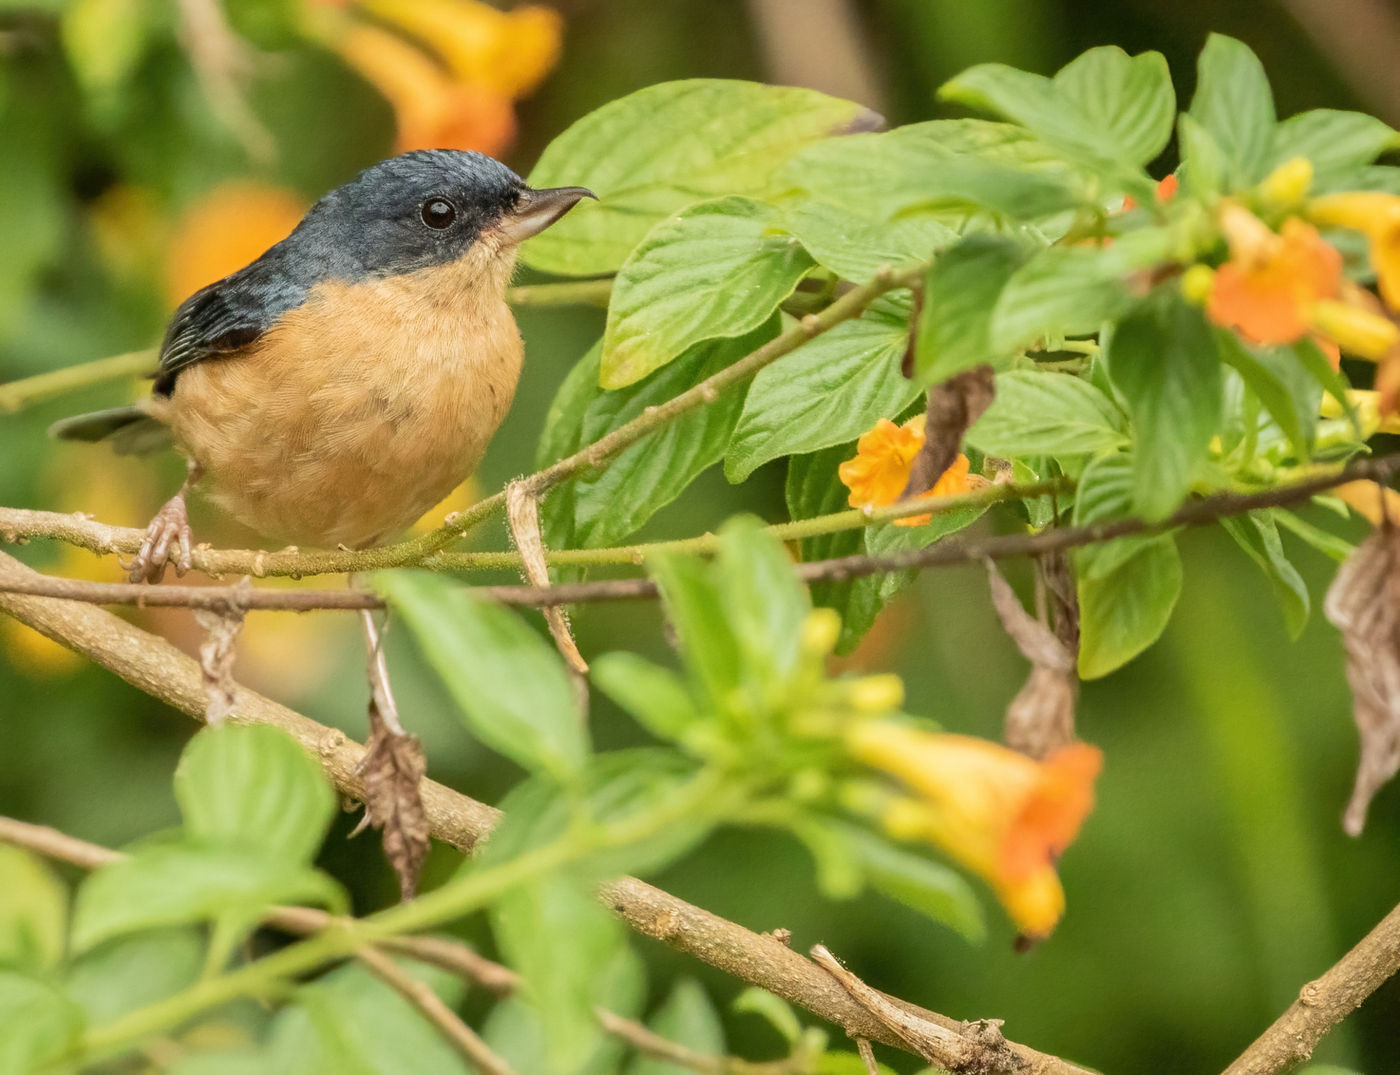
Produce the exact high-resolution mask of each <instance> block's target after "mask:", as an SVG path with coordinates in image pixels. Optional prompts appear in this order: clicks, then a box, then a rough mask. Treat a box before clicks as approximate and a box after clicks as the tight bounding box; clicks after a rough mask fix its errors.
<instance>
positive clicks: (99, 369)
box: [0, 351, 156, 413]
mask: <svg viewBox="0 0 1400 1075" xmlns="http://www.w3.org/2000/svg"><path fill="white" fill-rule="evenodd" d="M155 368H156V353H155V352H154V351H128V352H127V353H126V354H121V355H111V356H110V357H108V358H99V359H98V360H97V361H96V362H84V363H83V364H82V365H81V366H68V367H66V368H65V369H61V370H51V371H50V372H48V373H36V374H35V375H34V376H33V377H25V378H23V379H22V380H18V381H10V382H9V383H7V384H0V413H5V412H11V413H13V412H14V411H19V410H23V409H24V408H25V407H28V406H31V405H32V404H35V403H42V402H43V401H44V400H46V399H52V398H54V397H55V396H62V395H65V394H67V393H69V392H76V391H78V390H80V389H83V388H88V387H91V386H92V385H95V384H103V383H104V382H106V381H118V380H121V379H123V378H125V377H139V376H141V375H142V374H144V373H152V372H154V371H155Z"/></svg>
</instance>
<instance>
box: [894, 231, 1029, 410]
mask: <svg viewBox="0 0 1400 1075" xmlns="http://www.w3.org/2000/svg"><path fill="white" fill-rule="evenodd" d="M1025 259H1026V250H1025V248H1024V247H1023V246H1022V245H1021V244H1020V243H1018V242H1015V241H1014V240H1011V239H1002V238H997V237H995V236H990V235H972V236H969V237H968V238H966V239H964V240H963V241H962V242H961V243H959V244H958V245H957V246H955V247H953V248H952V249H950V250H948V251H946V252H945V253H944V254H943V255H942V256H941V257H940V258H939V259H938V260H937V261H935V262H934V263H933V267H932V268H930V269H929V272H928V276H927V278H926V279H925V281H924V303H923V311H922V313H921V314H920V315H919V324H918V329H917V332H916V335H915V347H914V368H915V371H916V373H917V380H918V382H919V383H920V384H922V385H929V384H935V383H937V382H938V381H943V380H946V379H947V378H949V377H952V376H953V375H954V374H957V373H961V372H962V371H963V370H967V369H971V368H972V367H974V366H978V365H981V364H982V363H983V362H991V361H994V360H995V359H998V358H1002V357H1004V355H1005V352H1004V351H1000V350H998V349H997V348H996V345H995V343H994V342H993V340H992V337H991V325H992V317H993V311H994V309H995V307H996V304H997V299H998V297H999V296H1000V295H1001V293H1002V289H1003V288H1005V287H1006V284H1007V281H1008V280H1010V279H1011V277H1012V275H1013V274H1014V273H1015V272H1016V270H1017V269H1019V268H1020V267H1021V265H1022V263H1023V262H1024V261H1025Z"/></svg>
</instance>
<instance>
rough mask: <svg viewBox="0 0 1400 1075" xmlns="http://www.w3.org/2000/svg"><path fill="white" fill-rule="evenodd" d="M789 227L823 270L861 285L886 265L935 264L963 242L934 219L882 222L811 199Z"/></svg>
mask: <svg viewBox="0 0 1400 1075" xmlns="http://www.w3.org/2000/svg"><path fill="white" fill-rule="evenodd" d="M783 227H784V229H785V230H786V231H787V232H788V234H789V235H792V236H795V237H796V238H797V240H798V242H800V243H801V244H802V245H803V246H804V247H805V248H806V250H807V253H809V254H811V255H812V257H813V258H815V259H816V262H817V264H818V265H820V266H822V268H824V269H830V270H831V271H832V272H834V273H835V274H836V275H837V276H839V277H841V278H842V279H845V280H851V281H853V282H855V283H857V284H867V283H869V282H870V281H871V280H873V279H874V278H875V274H876V273H877V272H878V271H879V270H880V269H881V268H882V267H885V266H888V267H889V268H891V269H895V270H899V269H905V268H909V267H910V266H913V265H917V264H920V263H922V262H927V261H931V260H932V259H933V256H934V254H935V253H936V252H937V251H938V250H939V249H941V248H942V247H945V246H948V245H950V244H952V243H953V242H954V241H955V240H956V239H957V232H956V231H955V230H954V229H953V228H951V227H950V226H948V225H947V224H945V223H943V222H942V221H939V220H935V219H933V218H932V217H927V216H907V217H899V218H897V219H895V220H888V221H880V222H876V221H873V220H870V219H869V218H868V216H862V215H860V214H857V213H853V212H850V211H849V210H848V209H846V208H843V207H841V206H838V205H833V204H831V203H829V202H818V201H810V200H806V199H804V200H803V201H801V202H799V203H798V204H797V205H796V206H795V207H794V208H793V209H792V210H791V211H790V212H789V213H788V214H787V216H786V217H785V218H784V221H783ZM839 327H840V326H838V328H839Z"/></svg>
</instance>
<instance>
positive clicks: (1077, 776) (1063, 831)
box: [846, 720, 1103, 938]
mask: <svg viewBox="0 0 1400 1075" xmlns="http://www.w3.org/2000/svg"><path fill="white" fill-rule="evenodd" d="M846 743H847V747H848V749H849V751H850V753H851V755H852V756H853V757H854V758H856V759H857V760H859V761H861V762H863V763H865V764H866V765H869V766H872V767H873V768H876V769H880V770H882V771H883V772H886V773H889V774H890V775H891V776H893V777H895V778H896V779H897V780H899V781H900V782H901V783H902V784H903V785H904V786H905V787H906V788H907V789H908V791H910V792H912V793H913V796H912V797H905V798H899V799H896V800H894V802H892V803H891V804H889V805H888V807H887V808H886V810H885V813H884V816H883V818H882V819H881V821H882V824H883V825H884V827H885V829H886V831H887V832H889V833H890V834H891V835H892V836H895V837H897V838H900V839H913V840H923V841H927V842H929V843H932V844H934V845H936V846H937V847H940V848H942V849H943V850H944V851H945V852H947V853H948V855H950V856H951V857H952V858H953V859H955V860H956V861H958V862H960V863H961V864H962V865H964V866H966V867H967V868H968V869H970V870H972V871H974V872H975V873H977V874H978V875H980V876H981V877H983V878H985V879H986V880H987V882H988V883H989V884H990V885H991V886H992V889H993V891H995V892H996V895H997V898H998V899H999V900H1000V901H1001V903H1002V906H1004V907H1005V908H1006V910H1007V913H1008V914H1009V915H1010V916H1011V918H1012V920H1013V921H1014V922H1015V923H1016V924H1017V926H1019V927H1020V929H1021V931H1022V932H1023V933H1024V934H1025V935H1026V936H1028V937H1031V938H1040V937H1045V936H1048V935H1049V934H1050V932H1051V931H1052V930H1053V929H1054V928H1055V924H1056V923H1057V922H1058V921H1059V919H1060V916H1061V915H1062V914H1063V912H1064V905H1065V896H1064V889H1063V888H1061V886H1060V879H1059V875H1058V874H1057V873H1056V872H1055V862H1056V860H1057V859H1058V858H1059V856H1060V854H1061V853H1062V852H1063V851H1064V850H1065V848H1066V847H1068V846H1069V845H1070V843H1071V842H1073V840H1074V837H1075V836H1076V834H1077V833H1078V832H1079V827H1080V825H1081V824H1082V823H1083V821H1084V818H1085V817H1086V816H1087V815H1088V813H1089V811H1090V810H1091V809H1092V808H1093V802H1094V792H1093V786H1094V779H1095V778H1096V777H1097V776H1098V773H1099V768H1100V766H1101V764H1102V757H1103V756H1102V754H1101V752H1100V751H1099V750H1098V748H1096V747H1092V746H1089V745H1088V744H1086V743H1073V744H1071V745H1069V746H1067V747H1063V748H1062V749H1060V750H1058V751H1056V752H1055V753H1054V754H1051V755H1050V756H1049V757H1048V758H1046V759H1045V760H1044V761H1036V760H1035V759H1033V758H1030V757H1028V756H1027V755H1025V754H1021V753H1018V752H1017V751H1014V750H1011V749H1009V748H1007V747H1004V746H1001V745H1000V744H997V743H992V742H988V741H987V740H983V739H975V738H972V737H970V736H963V735H945V734H940V733H934V732H925V731H919V730H917V729H914V728H910V727H908V726H907V725H904V724H899V723H896V722H894V721H888V720H865V721H860V722H858V723H856V724H855V725H853V726H852V727H851V729H850V730H849V731H848V732H847V736H846Z"/></svg>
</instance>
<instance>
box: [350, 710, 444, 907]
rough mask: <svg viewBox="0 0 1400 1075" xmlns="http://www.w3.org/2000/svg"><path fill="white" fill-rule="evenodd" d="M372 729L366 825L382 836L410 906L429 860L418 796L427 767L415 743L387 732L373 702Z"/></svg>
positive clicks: (365, 772)
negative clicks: (424, 861) (424, 862)
mask: <svg viewBox="0 0 1400 1075" xmlns="http://www.w3.org/2000/svg"><path fill="white" fill-rule="evenodd" d="M370 726H371V729H370V736H369V741H368V742H367V743H366V744H365V747H366V749H365V757H364V760H363V761H361V762H360V774H361V777H362V778H363V780H364V785H365V820H366V821H367V822H368V823H369V824H370V825H372V826H373V827H374V828H376V829H378V830H380V832H381V833H383V838H384V857H385V858H387V859H388V860H389V864H390V865H391V866H393V867H394V872H395V873H396V874H398V878H399V889H400V891H401V892H402V894H403V898H404V899H405V900H411V899H413V897H414V896H415V895H417V892H418V874H419V873H420V872H421V871H422V869H423V860H424V859H425V858H427V855H428V844H429V839H428V815H427V812H426V811H425V810H424V809H423V798H422V795H421V794H420V792H419V787H420V785H421V783H422V781H423V774H424V773H425V772H427V768H428V763H427V759H426V758H425V757H424V755H423V747H422V744H420V743H419V742H418V737H417V736H413V735H407V734H405V733H404V732H401V731H395V730H393V729H392V728H390V727H389V725H388V723H387V722H386V721H384V720H383V719H382V718H381V717H380V716H379V711H378V707H377V706H376V705H375V704H374V703H373V702H371V703H370Z"/></svg>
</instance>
